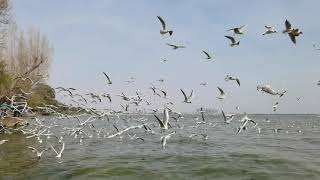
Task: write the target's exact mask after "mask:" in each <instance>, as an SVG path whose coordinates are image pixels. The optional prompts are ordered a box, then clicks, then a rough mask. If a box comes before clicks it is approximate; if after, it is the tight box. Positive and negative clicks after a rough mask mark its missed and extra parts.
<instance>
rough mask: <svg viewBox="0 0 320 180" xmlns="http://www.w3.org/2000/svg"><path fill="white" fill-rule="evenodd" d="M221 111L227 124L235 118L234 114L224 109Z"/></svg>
mask: <svg viewBox="0 0 320 180" xmlns="http://www.w3.org/2000/svg"><path fill="white" fill-rule="evenodd" d="M221 112H222V116H223V119H224V122H225V123H226V124H230V122H231V121H232V120H233V118H234V114H225V113H224V112H223V110H221Z"/></svg>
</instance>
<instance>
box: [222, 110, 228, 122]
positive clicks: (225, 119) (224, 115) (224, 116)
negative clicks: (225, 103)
mask: <svg viewBox="0 0 320 180" xmlns="http://www.w3.org/2000/svg"><path fill="white" fill-rule="evenodd" d="M221 112H222V116H223V119H224V121H225V122H226V121H227V117H226V114H225V113H224V112H223V110H221Z"/></svg>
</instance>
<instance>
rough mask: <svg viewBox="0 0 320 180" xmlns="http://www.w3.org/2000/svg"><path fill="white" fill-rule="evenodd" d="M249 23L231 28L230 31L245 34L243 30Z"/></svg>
mask: <svg viewBox="0 0 320 180" xmlns="http://www.w3.org/2000/svg"><path fill="white" fill-rule="evenodd" d="M247 26H248V25H243V26H240V27H236V28H231V29H229V30H228V31H233V33H234V34H243V30H244V28H246V27H247Z"/></svg>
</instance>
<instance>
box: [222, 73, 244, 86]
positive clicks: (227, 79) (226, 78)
mask: <svg viewBox="0 0 320 180" xmlns="http://www.w3.org/2000/svg"><path fill="white" fill-rule="evenodd" d="M224 80H225V81H229V80H231V81H237V83H238V85H239V86H240V80H239V78H237V77H235V76H230V75H227V76H226V77H225V78H224Z"/></svg>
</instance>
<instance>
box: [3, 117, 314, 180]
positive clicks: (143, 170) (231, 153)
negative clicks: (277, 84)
mask: <svg viewBox="0 0 320 180" xmlns="http://www.w3.org/2000/svg"><path fill="white" fill-rule="evenodd" d="M196 116H197V115H188V116H185V118H183V119H181V120H180V121H179V122H175V121H174V120H171V119H170V122H171V125H172V127H173V128H171V129H169V130H167V132H164V134H168V133H169V132H172V131H176V132H177V134H175V135H173V136H172V137H171V138H170V139H168V141H167V145H166V146H165V148H164V149H162V148H161V140H160V137H161V136H162V135H163V134H161V132H160V130H159V127H153V126H150V127H151V128H152V129H153V130H154V131H156V132H157V133H158V134H151V133H148V132H146V131H145V130H144V129H143V128H142V129H132V130H130V131H128V132H126V133H123V134H122V135H121V136H117V137H114V138H104V135H106V136H107V134H108V133H109V135H110V134H113V133H116V130H115V128H113V126H112V125H113V124H115V125H116V126H117V127H118V128H119V129H124V128H125V127H127V126H128V125H137V124H141V123H143V122H137V121H136V120H138V119H140V120H141V118H143V120H145V121H144V122H148V123H151V122H154V123H155V124H157V122H156V120H155V118H154V117H153V116H134V117H131V118H130V117H128V116H125V117H124V116H121V117H120V120H116V119H117V118H116V117H113V118H111V120H110V122H108V121H107V120H106V119H101V120H100V119H97V120H95V121H93V122H92V123H90V124H93V125H94V127H91V128H90V127H89V126H88V127H85V128H84V129H83V130H84V131H85V132H86V133H87V134H88V135H89V136H90V135H92V137H91V138H89V137H86V136H84V138H83V141H82V143H80V138H79V137H81V136H82V135H79V136H78V137H77V138H75V137H74V136H68V135H67V133H65V132H64V130H63V127H72V126H74V125H76V124H77V121H76V120H75V119H70V120H58V119H56V118H54V117H49V118H48V117H47V118H44V117H42V118H40V119H41V120H44V122H43V123H44V124H46V125H53V124H54V125H56V126H55V127H52V128H50V131H51V133H53V134H54V135H56V136H58V137H60V136H61V135H65V136H64V141H65V143H66V146H65V151H64V153H63V155H62V158H61V159H58V158H56V157H55V154H54V152H53V151H52V150H48V151H46V152H44V154H43V156H42V157H41V159H37V158H36V155H35V154H34V153H33V152H32V151H31V150H29V149H27V147H28V146H33V147H36V148H39V149H44V148H46V147H48V146H49V145H48V143H50V144H53V145H54V146H55V147H57V149H59V148H60V146H61V145H60V144H59V142H58V139H57V138H55V137H53V136H51V137H50V138H49V139H47V137H46V136H43V137H41V139H42V140H43V142H42V143H39V142H38V140H37V139H36V138H29V139H26V138H25V137H26V136H27V135H23V134H22V133H21V132H15V133H13V134H0V140H1V139H8V140H9V141H8V142H7V143H4V144H2V145H0V175H1V178H0V179H235V180H239V179H259V180H260V179H299V180H300V179H320V151H319V150H320V136H319V133H320V117H318V116H317V115H249V117H250V118H252V119H254V120H256V121H257V122H258V125H257V126H256V127H255V128H254V127H252V125H248V126H247V129H246V130H245V131H243V132H241V133H240V134H238V135H237V134H236V128H237V127H239V126H240V125H241V122H239V121H238V119H240V118H241V116H240V115H239V116H236V118H235V120H234V121H233V122H232V123H231V124H229V125H226V124H224V123H223V120H222V117H220V116H208V117H207V122H211V123H212V124H208V123H207V124H201V125H199V126H198V127H192V126H194V124H195V122H196V120H195V119H194V118H195V117H196ZM267 117H268V118H269V120H270V122H267V121H265V119H266V118H267ZM84 119H85V118H84ZM122 119H125V120H122ZM127 119H130V120H129V121H127ZM199 119H200V118H199ZM31 122H32V121H31ZM215 123H216V125H215V126H214V124H215ZM178 124H179V125H180V127H181V125H184V128H183V129H180V128H179V127H178V126H177V125H178ZM122 126H123V127H122ZM32 127H33V126H32V125H30V126H29V127H25V128H24V129H31V128H32ZM101 127H104V129H103V130H101V133H100V135H99V136H98V135H97V133H98V130H99V129H100V128H101ZM258 127H260V128H261V133H260V134H259V133H258V129H257V128H258ZM275 128H277V129H279V130H278V133H276V132H275V131H274V129H275ZM128 133H129V134H131V135H133V134H136V136H137V137H141V138H143V139H144V141H142V140H139V139H137V140H134V139H130V137H129V136H128V135H127V134H128ZM190 134H207V135H208V139H207V140H205V139H204V138H203V136H201V135H198V136H194V137H192V138H190V137H189V136H190Z"/></svg>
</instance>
